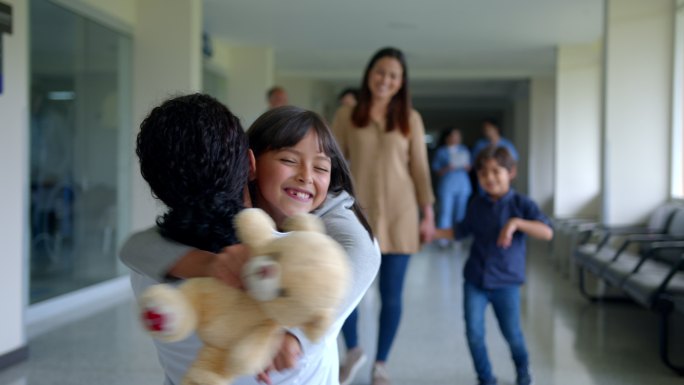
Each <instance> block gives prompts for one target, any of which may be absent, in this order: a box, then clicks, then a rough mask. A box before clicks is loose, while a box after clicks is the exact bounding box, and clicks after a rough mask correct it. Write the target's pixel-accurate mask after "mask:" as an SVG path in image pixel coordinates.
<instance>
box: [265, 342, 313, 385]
mask: <svg viewBox="0 0 684 385" xmlns="http://www.w3.org/2000/svg"><path fill="white" fill-rule="evenodd" d="M301 355H302V346H301V345H300V343H299V340H298V339H297V337H295V336H294V335H293V334H291V333H286V334H285V336H284V337H283V342H282V343H281V345H280V350H279V351H278V354H276V356H275V357H274V358H273V362H272V363H271V365H269V366H268V367H267V368H266V369H264V371H262V372H261V373H259V374H258V375H257V380H258V381H259V382H263V383H265V384H267V385H271V376H270V375H269V372H270V371H272V370H275V371H278V372H282V371H283V370H287V369H292V368H294V367H295V366H297V363H298V362H299V358H300V357H301Z"/></svg>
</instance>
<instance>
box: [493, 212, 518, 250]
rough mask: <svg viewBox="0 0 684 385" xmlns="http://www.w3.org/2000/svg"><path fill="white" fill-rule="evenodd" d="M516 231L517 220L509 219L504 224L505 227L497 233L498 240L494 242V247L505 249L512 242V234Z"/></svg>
mask: <svg viewBox="0 0 684 385" xmlns="http://www.w3.org/2000/svg"><path fill="white" fill-rule="evenodd" d="M516 231H518V218H511V219H509V220H508V222H506V225H504V227H503V228H502V229H501V232H500V233H499V239H497V240H496V245H497V246H499V247H503V248H504V249H507V248H508V247H509V246H511V242H513V234H514V233H515V232H516Z"/></svg>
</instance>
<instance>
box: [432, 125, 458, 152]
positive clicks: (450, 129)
mask: <svg viewBox="0 0 684 385" xmlns="http://www.w3.org/2000/svg"><path fill="white" fill-rule="evenodd" d="M454 131H458V132H459V133H460V132H461V130H460V129H458V128H456V127H454V126H448V127H445V128H444V129H442V132H441V133H440V134H439V141H438V142H437V146H439V147H441V146H444V145H446V140H447V138H448V137H449V135H451V133H452V132H454Z"/></svg>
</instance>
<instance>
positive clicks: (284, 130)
mask: <svg viewBox="0 0 684 385" xmlns="http://www.w3.org/2000/svg"><path fill="white" fill-rule="evenodd" d="M309 130H314V132H315V133H316V136H318V142H319V144H320V146H321V149H322V150H323V152H324V153H325V154H326V155H327V156H329V157H330V162H331V170H330V186H329V187H328V192H329V193H335V194H337V193H340V192H342V191H346V192H347V193H348V194H349V195H351V196H352V197H354V198H356V197H355V193H354V183H353V182H352V177H351V172H350V171H349V166H347V161H346V160H345V159H344V156H343V155H342V151H341V150H340V147H339V146H338V145H337V141H336V140H335V137H334V136H333V134H332V131H331V130H330V128H329V127H328V125H327V124H326V123H325V121H324V120H323V118H321V117H320V116H319V115H318V114H317V113H315V112H313V111H308V110H305V109H303V108H299V107H294V106H283V107H277V108H274V109H272V110H269V111H266V112H264V113H263V114H262V115H261V116H260V117H259V118H258V119H257V120H256V121H255V122H254V123H252V125H251V126H250V127H249V129H248V130H247V135H248V137H249V145H250V148H251V149H252V152H253V153H254V157H255V158H257V159H258V158H259V156H260V155H261V154H263V153H264V152H267V151H274V150H279V149H281V148H285V147H294V146H296V145H297V143H299V141H301V140H302V139H304V137H305V136H306V134H307V133H308V132H309ZM254 189H255V184H254V183H251V184H250V190H251V191H252V193H253V192H254ZM252 196H254V194H252ZM352 210H353V211H354V213H355V214H356V216H357V217H358V219H359V221H360V222H361V224H362V225H363V227H365V228H366V230H367V231H368V233H369V234H370V235H371V237H372V234H373V233H372V231H371V228H370V225H369V224H368V220H367V219H366V217H365V215H364V214H363V211H362V210H361V207H360V206H359V205H358V203H356V202H354V206H353V207H352Z"/></svg>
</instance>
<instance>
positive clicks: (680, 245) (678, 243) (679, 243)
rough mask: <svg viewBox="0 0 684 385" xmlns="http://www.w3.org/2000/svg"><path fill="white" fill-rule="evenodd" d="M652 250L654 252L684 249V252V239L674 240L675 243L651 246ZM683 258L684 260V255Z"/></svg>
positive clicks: (667, 242)
mask: <svg viewBox="0 0 684 385" xmlns="http://www.w3.org/2000/svg"><path fill="white" fill-rule="evenodd" d="M677 239H678V238H677ZM650 249H651V250H653V251H656V250H668V249H672V250H677V249H682V250H684V239H679V240H673V241H663V242H655V243H653V244H652V245H651V246H650ZM681 258H683V259H684V254H682V256H681Z"/></svg>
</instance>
